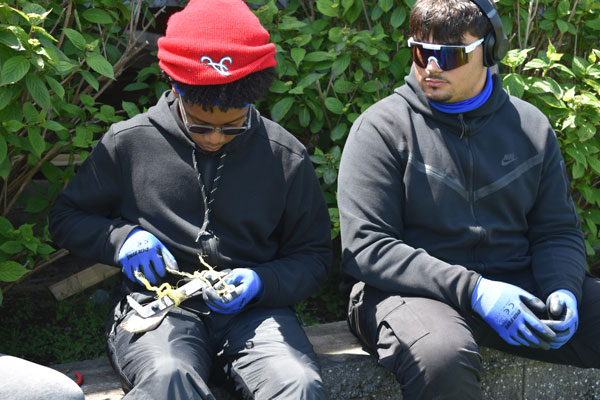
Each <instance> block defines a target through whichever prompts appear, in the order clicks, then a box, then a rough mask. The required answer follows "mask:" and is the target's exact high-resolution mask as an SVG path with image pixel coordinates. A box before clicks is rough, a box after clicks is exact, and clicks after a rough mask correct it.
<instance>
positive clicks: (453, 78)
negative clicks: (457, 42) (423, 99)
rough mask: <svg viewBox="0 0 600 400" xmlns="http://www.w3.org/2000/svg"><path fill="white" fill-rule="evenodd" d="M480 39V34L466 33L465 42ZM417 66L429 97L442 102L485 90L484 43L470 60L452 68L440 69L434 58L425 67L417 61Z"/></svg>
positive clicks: (457, 99)
mask: <svg viewBox="0 0 600 400" xmlns="http://www.w3.org/2000/svg"><path fill="white" fill-rule="evenodd" d="M477 39H479V38H477V37H475V36H473V35H471V34H469V33H465V35H464V37H463V43H462V44H463V45H469V44H471V43H473V42H475V41H476V40H477ZM430 43H432V42H431V41H430ZM439 44H444V43H439ZM413 66H414V68H415V74H416V77H417V82H418V83H419V86H421V89H422V90H423V92H425V95H426V96H427V98H428V99H429V100H432V101H436V102H439V103H456V102H459V101H463V100H467V99H470V98H472V97H475V96H477V95H478V94H479V93H480V92H481V91H482V90H483V86H484V85H485V80H486V77H487V68H486V67H485V66H484V65H483V49H482V46H481V45H480V46H477V48H475V50H473V52H472V58H471V60H470V61H469V62H468V63H467V64H465V65H462V66H460V67H458V68H455V69H452V70H450V71H444V70H442V69H440V67H439V66H438V65H437V63H436V62H435V61H434V60H430V61H429V63H428V64H427V67H425V68H422V67H419V66H418V65H417V64H416V63H414V62H413Z"/></svg>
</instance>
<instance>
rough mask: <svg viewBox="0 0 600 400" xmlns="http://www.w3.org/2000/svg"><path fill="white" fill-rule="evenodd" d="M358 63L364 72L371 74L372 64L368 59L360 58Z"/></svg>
mask: <svg viewBox="0 0 600 400" xmlns="http://www.w3.org/2000/svg"><path fill="white" fill-rule="evenodd" d="M359 63H360V67H361V68H362V69H363V70H364V71H365V72H367V73H368V74H372V73H373V63H372V62H371V60H369V59H368V58H361V59H360V61H359Z"/></svg>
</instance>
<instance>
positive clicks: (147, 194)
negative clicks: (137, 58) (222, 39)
mask: <svg viewBox="0 0 600 400" xmlns="http://www.w3.org/2000/svg"><path fill="white" fill-rule="evenodd" d="M176 110H177V100H176V99H175V97H174V96H173V95H172V93H171V92H166V93H165V94H164V95H163V96H162V97H161V98H160V100H159V101H158V103H157V104H156V105H155V106H154V107H152V108H150V109H149V110H148V112H146V113H143V114H139V115H137V116H135V117H134V118H132V119H130V120H127V121H124V122H120V123H117V124H114V125H113V126H112V127H111V128H110V130H109V131H108V132H107V133H106V134H105V135H104V136H103V137H102V139H101V140H100V141H99V142H98V144H97V145H96V146H95V147H94V149H93V151H92V152H91V153H90V155H89V157H88V158H87V159H86V160H85V162H84V163H83V164H82V166H81V167H80V169H79V171H78V172H77V174H76V176H75V178H74V179H73V180H72V181H71V182H70V183H69V185H68V186H67V188H66V189H65V190H64V191H63V192H61V194H60V195H59V197H58V200H57V202H56V204H55V207H54V208H53V210H52V212H51V214H50V232H51V234H52V238H53V239H54V241H55V242H56V243H57V244H58V245H60V246H62V247H64V248H67V249H69V250H71V251H72V252H73V253H74V254H76V255H80V256H84V257H87V258H90V259H93V260H96V261H98V262H103V263H106V264H111V265H118V257H117V255H118V252H119V249H120V248H121V245H122V244H123V242H124V241H125V239H126V237H127V235H128V234H129V233H130V232H131V231H132V230H133V229H134V228H136V227H140V228H141V229H144V230H147V231H149V232H151V233H152V234H154V235H155V236H156V237H158V239H160V240H161V241H162V242H163V243H164V244H165V246H166V247H167V248H168V249H169V250H170V251H171V252H172V253H173V255H174V256H175V258H176V260H177V262H178V264H179V268H180V269H181V270H185V271H195V270H199V269H202V267H201V265H200V263H199V260H198V255H199V254H202V255H206V256H207V257H206V259H205V260H206V261H207V262H208V263H209V264H211V265H213V266H215V267H216V268H217V269H225V268H236V267H247V268H252V269H254V270H255V271H256V272H257V274H258V275H259V276H260V278H261V279H262V281H263V284H264V295H263V297H262V298H261V300H260V302H259V303H257V304H260V305H266V306H269V307H278V306H286V305H291V304H293V303H295V302H297V301H300V300H302V299H304V298H306V297H308V296H309V295H310V294H312V293H314V292H315V291H316V290H317V289H318V288H319V286H320V285H321V284H322V283H323V282H324V281H325V279H326V277H327V273H328V269H329V267H330V263H331V244H330V223H329V214H328V211H327V206H326V204H325V201H324V198H323V194H322V191H321V188H320V186H319V182H318V180H317V177H316V174H315V171H314V168H313V166H312V163H311V161H310V158H309V156H308V154H307V152H306V149H305V148H304V146H302V144H301V143H300V142H299V141H298V140H296V139H295V138H294V137H293V136H292V135H291V134H290V133H288V132H287V131H285V130H284V129H283V128H282V127H280V126H279V125H277V124H275V123H274V122H272V121H270V120H268V119H266V118H263V117H261V116H260V115H259V113H258V112H257V111H256V110H253V111H252V113H251V128H250V130H249V131H247V132H246V133H244V134H242V135H240V136H239V137H236V138H235V139H234V140H233V141H231V142H229V143H228V144H226V145H225V146H223V148H222V149H221V150H220V151H219V152H218V153H216V154H212V153H207V152H204V151H202V149H200V148H199V147H198V146H197V145H195V143H194V142H193V141H192V140H191V138H190V137H189V136H188V135H187V133H186V132H184V130H183V129H182V128H183V125H182V123H181V120H180V118H178V116H177V115H178V114H177V111H176ZM223 154H225V156H224V157H221V156H223ZM221 163H222V169H221V171H220V173H219V174H217V173H215V172H214V171H215V169H216V168H217V166H218V165H219V164H221ZM202 174H204V175H207V174H210V175H213V176H218V175H220V178H219V179H218V181H217V182H214V183H213V182H212V178H211V179H204V177H203V176H202ZM201 182H204V183H206V184H207V185H208V186H210V185H211V184H212V190H214V193H212V194H210V190H206V191H205V192H206V193H207V194H208V196H203V193H202V190H201V187H202V184H201ZM209 200H212V203H211V204H210V206H209V208H211V211H210V213H209V223H208V225H207V226H206V227H205V229H204V231H205V232H201V231H202V226H203V224H204V223H205V221H206V216H205V209H206V203H207V202H208V201H209ZM139 288H140V289H141V287H139Z"/></svg>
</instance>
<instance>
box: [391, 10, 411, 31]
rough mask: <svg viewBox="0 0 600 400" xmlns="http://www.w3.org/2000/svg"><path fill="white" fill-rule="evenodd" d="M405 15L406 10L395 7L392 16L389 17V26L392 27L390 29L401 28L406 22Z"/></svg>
mask: <svg viewBox="0 0 600 400" xmlns="http://www.w3.org/2000/svg"><path fill="white" fill-rule="evenodd" d="M406 15H407V12H406V8H404V7H396V9H395V10H394V12H393V13H392V16H391V17H390V25H391V26H392V28H394V29H397V28H398V27H399V26H401V25H402V24H403V23H404V21H405V20H406Z"/></svg>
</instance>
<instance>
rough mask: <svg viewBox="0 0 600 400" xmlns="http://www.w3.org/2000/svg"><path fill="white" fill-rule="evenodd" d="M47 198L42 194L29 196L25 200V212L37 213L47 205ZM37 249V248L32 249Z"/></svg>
mask: <svg viewBox="0 0 600 400" xmlns="http://www.w3.org/2000/svg"><path fill="white" fill-rule="evenodd" d="M48 204H49V203H48V200H47V199H46V198H44V197H43V196H30V197H28V198H27V201H26V202H25V212H28V213H39V212H41V211H43V210H44V209H45V208H46V207H48ZM32 250H34V251H35V250H37V249H32Z"/></svg>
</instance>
